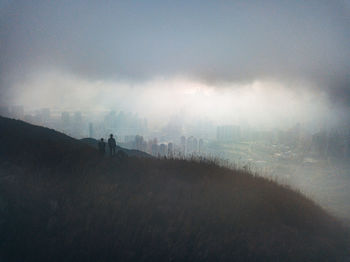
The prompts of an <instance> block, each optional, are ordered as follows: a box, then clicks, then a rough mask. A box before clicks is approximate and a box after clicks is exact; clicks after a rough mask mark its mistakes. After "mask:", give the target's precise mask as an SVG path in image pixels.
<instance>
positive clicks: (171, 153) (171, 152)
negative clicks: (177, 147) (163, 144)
mask: <svg viewBox="0 0 350 262" xmlns="http://www.w3.org/2000/svg"><path fill="white" fill-rule="evenodd" d="M173 156H174V144H173V143H168V157H170V158H172V157H173Z"/></svg>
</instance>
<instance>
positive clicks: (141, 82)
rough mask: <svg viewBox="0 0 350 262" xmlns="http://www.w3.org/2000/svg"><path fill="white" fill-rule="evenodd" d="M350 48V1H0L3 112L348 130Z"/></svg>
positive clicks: (0, 88)
mask: <svg viewBox="0 0 350 262" xmlns="http://www.w3.org/2000/svg"><path fill="white" fill-rule="evenodd" d="M349 46H350V1H349V0H332V1H323V0H318V1H314V0H310V1H297V0H295V1H283V0H280V1H269V0H267V1H249V0H246V1H220V0H219V1H210V0H202V1H192V0H187V1H166V0H164V1H152V0H150V1H103V0H101V1H79V0H77V1H65V0H62V1H47V0H46V1H40V0H38V1H29V0H27V1H1V0H0V103H1V105H10V104H21V105H24V106H25V107H27V108H40V107H56V108H72V109H83V110H108V109H117V110H118V109H123V110H130V111H131V110H134V111H136V112H138V113H139V114H141V115H142V114H143V115H144V116H146V117H154V118H157V119H159V120H164V119H166V117H168V116H169V115H172V114H178V113H180V112H185V113H186V114H191V115H193V116H201V117H203V116H204V117H208V118H211V119H216V120H218V121H219V122H220V121H221V122H234V121H237V119H238V118H246V119H251V120H252V122H253V123H255V124H261V123H269V124H271V125H273V123H284V122H286V123H290V122H291V121H296V122H297V121H299V120H300V121H301V122H303V121H305V122H310V121H313V120H315V119H317V120H318V119H323V118H326V119H337V120H339V121H340V122H341V121H344V120H346V121H348V120H349V119H350V114H348V112H350V110H349V106H350V48H349Z"/></svg>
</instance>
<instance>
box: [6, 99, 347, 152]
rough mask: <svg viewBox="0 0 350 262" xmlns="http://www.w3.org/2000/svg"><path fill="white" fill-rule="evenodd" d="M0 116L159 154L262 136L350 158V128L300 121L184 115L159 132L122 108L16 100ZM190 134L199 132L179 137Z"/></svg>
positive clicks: (269, 142)
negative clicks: (260, 123)
mask: <svg viewBox="0 0 350 262" xmlns="http://www.w3.org/2000/svg"><path fill="white" fill-rule="evenodd" d="M0 115H2V116H5V117H10V118H15V119H21V120H24V121H26V122H29V123H32V124H36V125H41V126H46V127H49V128H53V129H56V130H58V131H61V132H63V133H65V134H67V135H70V136H72V137H75V138H84V137H91V138H95V139H99V138H101V137H104V138H107V137H108V136H109V134H114V135H115V136H116V139H117V142H118V143H119V144H121V145H122V146H125V147H127V148H130V149H137V150H141V151H144V152H147V153H149V154H151V155H154V156H161V157H165V156H167V157H188V156H192V155H204V154H206V149H207V147H206V146H205V144H206V145H207V144H208V143H219V144H222V145H225V144H227V145H228V144H233V146H234V143H239V142H242V141H264V143H266V145H281V146H286V147H288V148H290V149H291V150H295V149H301V150H303V151H308V152H311V153H312V154H313V155H315V157H337V158H348V157H350V128H349V127H343V128H336V129H335V128H333V129H330V130H328V129H325V128H324V129H322V130H320V131H319V132H314V133H310V132H308V131H306V129H305V128H303V126H302V125H300V124H296V125H295V126H293V127H291V128H289V129H285V130H279V129H272V130H257V129H254V128H248V127H246V126H243V128H242V127H241V126H238V125H219V126H214V125H212V124H210V125H209V124H208V123H204V124H203V123H202V124H200V125H198V127H196V126H195V125H194V126H192V127H191V128H187V130H186V129H185V130H184V129H183V127H182V126H181V119H175V120H174V119H173V120H170V121H169V123H168V124H166V125H165V127H163V129H161V131H157V132H155V131H154V130H149V128H148V121H147V119H145V118H141V117H139V116H138V115H137V114H132V113H129V112H123V111H120V112H116V111H110V112H103V113H94V112H81V111H63V112H62V111H59V110H52V109H50V108H42V109H39V110H35V111H32V112H26V111H25V110H24V107H23V106H18V105H16V106H10V107H4V106H1V107H0ZM213 131H214V132H213ZM215 131H216V132H215ZM189 133H192V134H195V135H192V136H187V137H185V136H181V135H182V134H189ZM215 134H216V137H215ZM180 136H181V137H180ZM204 141H206V143H204Z"/></svg>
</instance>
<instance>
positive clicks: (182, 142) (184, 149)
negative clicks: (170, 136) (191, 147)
mask: <svg viewBox="0 0 350 262" xmlns="http://www.w3.org/2000/svg"><path fill="white" fill-rule="evenodd" d="M180 143H181V154H182V155H183V156H184V155H186V137H185V136H182V137H181V142H180Z"/></svg>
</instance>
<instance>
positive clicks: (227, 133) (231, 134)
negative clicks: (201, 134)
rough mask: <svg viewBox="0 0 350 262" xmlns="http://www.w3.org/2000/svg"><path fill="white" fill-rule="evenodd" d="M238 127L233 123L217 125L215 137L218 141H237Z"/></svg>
mask: <svg viewBox="0 0 350 262" xmlns="http://www.w3.org/2000/svg"><path fill="white" fill-rule="evenodd" d="M240 133H241V131H240V127H239V126H233V125H226V126H218V127H217V131H216V138H217V140H219V141H227V142H230V141H238V140H239V139H240Z"/></svg>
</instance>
